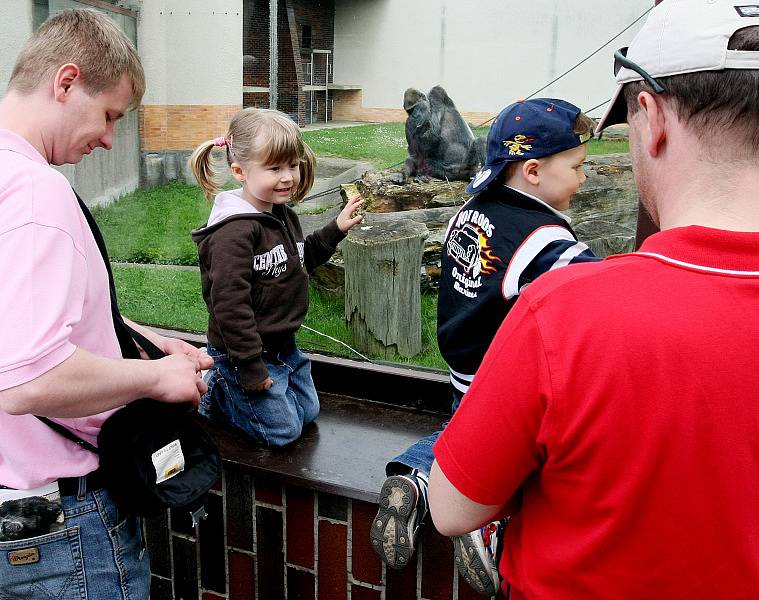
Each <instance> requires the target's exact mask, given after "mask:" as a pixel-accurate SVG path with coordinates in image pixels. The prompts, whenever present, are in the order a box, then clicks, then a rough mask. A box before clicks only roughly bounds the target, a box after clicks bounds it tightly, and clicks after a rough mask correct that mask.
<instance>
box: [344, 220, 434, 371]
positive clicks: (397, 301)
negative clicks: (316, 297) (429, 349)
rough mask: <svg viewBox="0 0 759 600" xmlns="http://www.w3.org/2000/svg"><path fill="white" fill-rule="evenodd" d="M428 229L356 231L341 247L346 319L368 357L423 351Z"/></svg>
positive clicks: (407, 223)
mask: <svg viewBox="0 0 759 600" xmlns="http://www.w3.org/2000/svg"><path fill="white" fill-rule="evenodd" d="M427 235H428V231H427V226H426V225H424V223H417V222H416V221H412V220H410V219H409V220H404V221H400V222H399V221H394V222H384V223H382V222H380V223H373V224H371V225H363V224H362V225H358V226H357V227H354V228H353V229H352V230H351V232H350V234H349V235H348V237H347V238H346V239H345V241H344V242H343V244H342V252H343V261H344V263H345V318H346V319H347V320H348V323H349V324H350V326H351V329H352V330H353V341H354V343H355V344H356V345H357V346H358V349H359V350H361V351H362V352H365V353H370V354H374V355H378V356H381V357H383V358H390V357H392V356H393V355H394V354H396V353H397V354H400V355H401V356H414V355H415V354H419V352H420V351H421V349H422V324H421V298H420V291H419V287H420V286H419V274H420V272H421V266H422V249H423V247H424V240H425V239H426V237H427Z"/></svg>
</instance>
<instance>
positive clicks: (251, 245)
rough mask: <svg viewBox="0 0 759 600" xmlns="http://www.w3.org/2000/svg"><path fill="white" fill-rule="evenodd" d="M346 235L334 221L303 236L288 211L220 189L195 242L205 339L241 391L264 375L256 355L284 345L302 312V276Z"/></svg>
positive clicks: (305, 295)
mask: <svg viewBox="0 0 759 600" xmlns="http://www.w3.org/2000/svg"><path fill="white" fill-rule="evenodd" d="M344 237H345V234H344V233H343V232H341V231H340V229H339V228H338V226H337V222H336V221H332V222H331V223H329V224H328V225H326V226H325V227H323V228H322V229H320V230H319V231H315V232H314V233H312V234H311V235H309V236H308V237H306V238H305V239H304V237H303V232H302V230H301V227H300V223H299V222H298V216H297V215H296V214H295V212H294V211H293V210H292V209H291V208H289V207H287V206H284V205H274V206H273V207H272V212H271V213H269V212H263V213H262V212H259V211H257V210H256V209H255V208H254V207H253V206H251V205H250V204H249V203H247V202H246V201H245V200H244V199H242V198H241V196H240V190H232V191H228V192H221V193H220V194H218V195H217V196H216V199H215V200H214V208H213V210H212V211H211V216H210V217H209V221H208V224H207V225H204V226H203V227H200V228H199V229H196V230H194V231H193V232H192V238H193V240H194V241H195V243H196V244H197V245H198V255H199V258H200V278H201V283H202V287H203V298H204V299H205V301H206V305H207V306H208V341H209V343H210V344H211V345H212V346H214V347H215V348H217V349H218V350H220V351H222V352H226V353H227V354H228V355H229V358H230V361H231V362H232V364H233V365H234V366H235V367H236V368H237V372H238V374H239V376H240V383H241V384H242V387H243V389H245V390H246V391H251V390H252V386H254V385H256V384H258V383H261V382H262V381H264V380H265V379H266V378H267V377H268V376H269V374H268V371H267V369H266V365H265V363H264V362H263V360H262V358H261V355H262V353H263V351H264V350H270V351H273V352H276V351H277V350H279V349H284V348H286V347H287V346H288V345H289V344H290V342H291V339H292V335H293V334H294V333H295V332H296V331H297V330H298V328H299V327H300V326H301V324H302V323H303V319H304V318H305V316H306V311H307V310H308V280H309V278H308V274H309V273H310V272H311V271H313V270H314V269H315V268H316V267H318V266H319V265H320V264H323V263H325V262H326V261H327V260H329V258H330V256H332V254H333V253H334V252H335V249H336V247H337V244H338V243H339V242H340V241H341V240H342V239H343V238H344Z"/></svg>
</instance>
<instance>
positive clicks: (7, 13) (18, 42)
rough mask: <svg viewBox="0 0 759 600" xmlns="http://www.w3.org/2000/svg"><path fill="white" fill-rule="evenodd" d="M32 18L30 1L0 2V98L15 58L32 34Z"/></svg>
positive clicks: (9, 76) (6, 85)
mask: <svg viewBox="0 0 759 600" xmlns="http://www.w3.org/2000/svg"><path fill="white" fill-rule="evenodd" d="M32 18H33V12H32V0H2V2H0V96H2V95H4V94H5V91H6V90H7V88H8V80H9V79H10V78H11V73H12V72H13V65H14V64H16V57H17V56H18V53H19V52H20V51H21V48H22V47H23V46H24V42H26V40H27V38H28V37H29V36H30V35H31V33H32V20H33V19H32Z"/></svg>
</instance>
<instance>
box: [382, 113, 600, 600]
mask: <svg viewBox="0 0 759 600" xmlns="http://www.w3.org/2000/svg"><path fill="white" fill-rule="evenodd" d="M594 127H595V123H594V122H593V120H592V119H590V118H589V117H588V116H586V115H585V114H583V113H582V112H581V111H580V109H579V108H577V107H576V106H574V105H572V104H570V103H569V102H565V101H563V100H555V99H550V98H535V99H531V100H526V101H520V102H515V103H514V104H511V105H509V106H507V107H506V108H505V109H503V111H501V113H500V114H499V115H498V117H497V118H496V121H495V123H494V124H493V126H492V127H491V128H490V131H489V133H488V140H487V159H486V162H485V165H484V166H483V167H482V169H481V170H480V171H479V173H477V175H476V176H475V177H474V179H473V180H472V182H471V183H470V184H469V186H468V187H467V192H469V193H474V194H476V195H475V196H474V197H473V198H471V199H470V200H469V201H468V202H467V203H466V204H464V206H462V207H461V209H460V210H459V211H458V213H456V215H454V217H453V218H452V219H451V221H450V223H449V225H448V231H447V233H446V238H445V243H444V245H443V253H442V264H441V267H442V271H441V278H440V293H439V300H438V345H439V346H440V352H441V353H442V355H443V358H444V359H445V361H446V363H448V366H449V368H450V372H451V379H450V382H451V391H452V393H453V407H452V410H453V411H455V410H456V408H458V405H459V403H460V402H461V400H462V398H463V396H464V394H465V393H466V391H467V389H468V388H469V385H470V384H471V382H472V380H473V379H474V374H475V373H476V371H477V368H478V367H479V366H480V362H481V361H482V358H483V356H484V355H485V352H486V351H487V349H488V346H489V345H490V342H491V340H492V339H493V337H494V336H495V334H496V331H497V330H498V327H499V326H500V324H501V322H502V321H503V319H504V317H505V316H506V313H508V311H509V309H510V308H511V306H512V305H513V304H514V302H515V301H516V298H517V297H518V295H519V293H520V291H521V290H522V289H523V288H524V287H525V286H526V285H528V284H529V283H530V282H532V281H533V280H534V279H535V278H536V277H538V276H539V275H541V274H542V273H545V272H547V271H550V270H553V269H557V268H559V267H563V266H566V265H569V264H572V263H575V262H583V261H591V260H599V259H598V258H597V257H596V256H595V255H594V254H593V253H592V252H591V251H590V249H589V248H588V247H587V246H586V245H585V244H583V243H582V242H579V241H578V240H577V236H576V235H575V233H574V231H572V228H571V226H570V224H569V223H570V219H569V218H568V217H566V216H565V215H563V214H562V213H561V212H560V211H562V210H566V209H567V208H569V203H570V200H571V198H572V196H573V195H574V194H575V193H576V192H577V190H578V189H579V188H580V186H581V185H582V183H583V182H584V181H585V173H584V172H583V163H584V161H585V158H586V156H587V147H586V146H585V143H586V142H587V141H588V140H589V139H590V138H591V137H592V135H593V129H594ZM492 434H493V432H491V431H489V429H488V426H487V423H483V435H492ZM439 435H440V432H437V433H434V434H432V435H431V436H428V437H426V438H423V439H421V440H419V441H418V442H417V443H416V444H414V445H413V446H411V447H410V448H408V449H407V450H406V451H405V452H404V453H403V454H402V455H400V456H398V457H396V458H394V459H393V460H392V461H391V462H390V463H388V465H387V467H386V472H387V475H388V478H387V480H386V481H385V483H384V484H383V486H382V490H381V492H380V502H379V511H378V512H377V516H376V517H375V519H374V522H373V525H372V529H371V540H372V546H373V548H374V549H375V551H376V552H377V554H379V556H380V558H381V559H382V560H383V561H384V562H385V563H386V564H388V565H389V566H390V567H393V568H397V569H399V568H402V567H403V566H405V565H406V564H407V563H408V562H409V559H410V558H411V555H412V554H413V552H414V548H415V541H416V537H417V534H418V531H419V528H420V526H421V525H422V523H423V522H424V520H425V517H426V515H427V510H428V509H427V507H428V505H427V481H428V475H429V472H430V468H431V466H432V461H433V453H432V446H433V444H434V443H435V441H436V440H437V438H438V436H439ZM500 529H501V528H500V526H499V525H498V524H491V525H489V526H487V527H484V528H483V529H481V530H478V531H474V532H471V533H470V534H468V535H465V536H460V537H457V538H454V551H455V555H456V562H457V565H458V568H459V572H460V573H461V575H462V576H463V577H464V578H465V579H466V580H467V582H468V583H469V584H470V585H471V586H472V587H473V588H474V589H475V590H477V591H478V592H480V593H482V594H485V595H489V596H492V595H494V594H495V593H496V591H497V590H498V587H499V578H498V570H497V568H496V564H497V562H496V558H497V557H496V556H495V553H496V550H497V545H498V538H499V537H500Z"/></svg>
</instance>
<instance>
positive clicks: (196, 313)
mask: <svg viewBox="0 0 759 600" xmlns="http://www.w3.org/2000/svg"><path fill="white" fill-rule="evenodd" d="M113 275H114V279H115V281H116V289H117V290H118V298H119V307H120V308H121V312H122V313H124V314H125V315H126V316H127V317H129V318H130V319H133V320H135V321H139V322H141V323H149V324H151V325H156V326H158V327H166V328H168V329H181V330H185V331H192V332H197V333H204V332H205V330H206V325H207V320H208V313H207V312H206V305H205V302H204V301H203V296H202V294H201V289H200V274H199V273H198V271H195V270H187V269H182V270H179V269H170V268H163V267H156V268H152V267H141V266H140V267H138V266H124V265H114V267H113ZM310 295H311V299H310V300H311V302H310V306H309V309H308V314H307V315H306V320H305V322H304V325H306V326H308V327H310V328H311V329H315V330H316V331H319V332H321V333H324V334H327V335H329V336H331V337H334V338H337V339H338V340H340V341H341V342H344V343H346V344H348V345H349V346H352V345H353V339H352V335H351V332H350V328H349V327H348V324H347V323H346V321H345V319H344V318H343V312H344V308H343V302H342V300H340V299H337V298H335V297H333V296H330V295H326V294H322V293H320V292H319V291H318V290H315V289H312V290H311V294H310ZM436 322H437V297H436V296H432V295H423V296H422V352H421V353H420V354H419V355H417V356H415V357H413V358H412V359H406V358H401V357H395V358H394V359H393V362H400V363H406V364H411V365H419V366H424V367H433V368H440V369H443V368H445V363H444V362H443V358H442V357H441V356H440V352H439V351H438V348H437V340H436V327H437V325H436ZM297 338H298V344H299V345H300V346H301V348H304V349H306V350H311V351H316V352H327V353H330V354H337V355H340V356H347V357H349V358H358V357H357V356H356V354H355V353H353V352H351V351H350V350H348V349H347V348H345V347H344V346H342V345H341V344H339V343H336V342H334V341H332V340H330V339H328V338H325V337H324V336H321V335H318V334H316V333H313V332H311V331H308V330H307V329H303V328H302V329H301V330H300V331H299V332H298V335H297ZM370 358H371V357H370Z"/></svg>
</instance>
